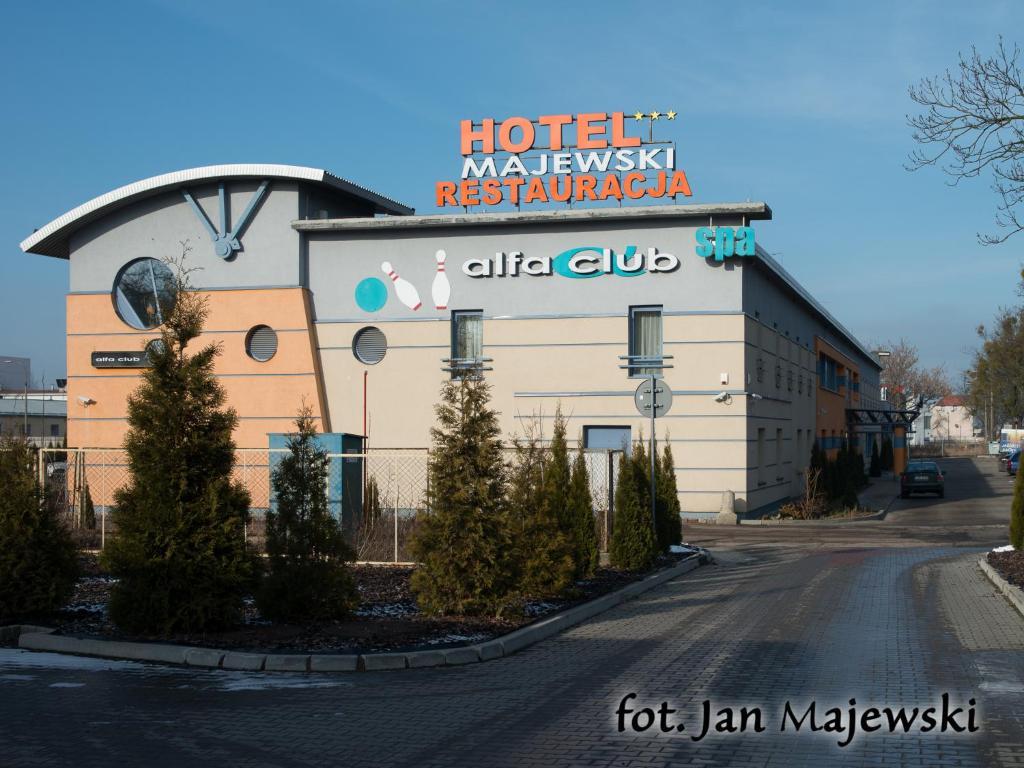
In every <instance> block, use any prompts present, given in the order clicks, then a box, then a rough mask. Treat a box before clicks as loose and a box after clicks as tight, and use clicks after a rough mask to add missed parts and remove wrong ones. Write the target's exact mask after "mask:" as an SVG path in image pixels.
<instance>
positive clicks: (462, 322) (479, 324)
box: [451, 309, 484, 379]
mask: <svg viewBox="0 0 1024 768" xmlns="http://www.w3.org/2000/svg"><path fill="white" fill-rule="evenodd" d="M483 356H484V313H483V311H482V310H479V309H473V310H456V311H454V312H452V357H451V359H452V362H451V367H452V368H453V369H455V370H453V371H452V378H453V379H457V378H459V376H460V374H459V371H458V369H460V368H461V369H464V370H467V371H468V370H473V369H474V368H477V367H479V366H480V365H481V359H482V358H483Z"/></svg>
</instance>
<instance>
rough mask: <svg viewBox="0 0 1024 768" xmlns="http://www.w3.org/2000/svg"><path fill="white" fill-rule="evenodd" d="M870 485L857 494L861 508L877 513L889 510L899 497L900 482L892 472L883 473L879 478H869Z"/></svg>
mask: <svg viewBox="0 0 1024 768" xmlns="http://www.w3.org/2000/svg"><path fill="white" fill-rule="evenodd" d="M869 479H870V481H871V484H870V485H868V487H867V488H865V489H864V490H863V491H861V492H860V493H858V494H857V498H858V499H859V500H860V504H861V506H862V507H868V508H870V509H873V510H875V511H877V512H881V511H883V510H886V509H888V508H889V505H890V504H892V503H893V501H895V500H896V498H897V497H898V496H899V495H900V482H899V480H898V479H897V478H896V476H895V475H894V474H893V473H892V472H883V473H882V476H881V477H872V478H869Z"/></svg>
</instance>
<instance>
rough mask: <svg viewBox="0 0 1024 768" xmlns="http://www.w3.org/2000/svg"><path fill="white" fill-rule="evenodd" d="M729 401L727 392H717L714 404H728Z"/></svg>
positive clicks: (729, 397)
mask: <svg viewBox="0 0 1024 768" xmlns="http://www.w3.org/2000/svg"><path fill="white" fill-rule="evenodd" d="M730 400H732V395H730V394H729V393H728V392H719V393H718V397H716V398H715V402H716V403H728V402H729V401H730Z"/></svg>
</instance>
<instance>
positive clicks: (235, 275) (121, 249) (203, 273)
mask: <svg viewBox="0 0 1024 768" xmlns="http://www.w3.org/2000/svg"><path fill="white" fill-rule="evenodd" d="M226 185H227V190H228V192H229V194H228V196H227V197H228V199H229V208H230V215H229V217H228V226H229V228H230V227H232V226H233V225H234V222H235V220H237V218H238V217H239V216H241V214H242V212H243V211H244V210H245V207H246V205H248V203H249V199H250V198H251V196H252V193H253V192H254V191H255V190H256V188H257V187H258V186H259V182H258V181H256V180H249V179H246V180H239V181H228V182H226ZM191 192H192V194H193V196H194V197H195V199H196V202H197V203H199V205H200V206H202V208H203V210H205V211H206V215H207V217H208V218H209V219H210V221H211V223H212V224H213V226H214V228H215V229H218V228H219V227H220V209H219V204H218V199H217V186H216V185H212V186H210V185H207V186H200V187H195V188H192V189H191ZM298 217H299V187H298V185H297V184H296V183H294V182H287V181H277V180H275V181H273V182H271V186H270V189H269V190H268V192H267V194H266V195H265V196H264V199H263V201H262V202H261V204H260V206H259V208H257V210H256V212H255V213H254V215H253V216H252V218H251V219H250V221H249V225H248V227H247V228H246V230H245V232H243V233H242V236H241V237H240V238H239V239H240V241H241V243H242V250H241V251H240V252H238V253H237V254H236V255H235V256H234V258H233V259H232V260H230V261H225V260H224V259H222V258H220V257H219V256H217V255H216V254H215V253H214V251H213V243H212V241H211V240H210V236H209V234H208V233H207V231H206V229H205V228H204V227H203V225H202V224H201V223H200V221H199V220H198V219H197V218H196V215H195V213H194V212H193V211H192V208H191V206H189V205H188V203H186V202H185V200H184V198H183V197H182V195H181V193H180V192H177V191H175V192H170V193H166V194H162V195H158V196H156V197H153V198H150V199H147V200H143V201H141V202H139V203H136V204H135V205H131V206H128V207H126V208H123V209H121V210H119V211H116V212H115V213H113V214H111V215H109V216H106V217H104V218H103V219H101V220H99V221H96V222H93V223H91V224H89V225H87V226H85V227H83V228H82V229H81V230H79V231H78V232H76V233H75V234H74V236H73V237H72V238H71V254H72V255H71V269H70V273H71V292H72V293H83V292H90V293H92V292H104V293H106V292H109V291H110V290H111V288H112V286H113V281H114V277H115V276H116V274H117V271H118V270H119V269H120V268H121V267H122V266H124V265H125V264H126V263H127V262H129V261H131V260H133V259H137V258H141V257H145V256H149V257H152V258H156V259H164V258H167V257H178V256H180V255H181V250H182V249H181V242H182V241H184V240H187V241H189V244H190V245H191V247H192V251H191V253H190V254H189V258H188V264H190V265H191V266H196V267H201V270H200V271H197V272H195V273H193V275H192V282H193V284H194V285H196V287H199V288H246V287H260V286H284V285H291V286H294V285H299V234H298V232H296V231H295V230H293V229H292V228H291V222H292V221H294V220H295V219H296V218H298Z"/></svg>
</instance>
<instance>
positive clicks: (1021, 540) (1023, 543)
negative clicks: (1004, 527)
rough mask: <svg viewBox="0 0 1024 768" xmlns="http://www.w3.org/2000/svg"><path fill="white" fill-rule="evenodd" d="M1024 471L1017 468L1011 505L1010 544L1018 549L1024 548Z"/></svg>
mask: <svg viewBox="0 0 1024 768" xmlns="http://www.w3.org/2000/svg"><path fill="white" fill-rule="evenodd" d="M1022 478H1024V472H1022V471H1020V470H1017V477H1016V479H1015V480H1014V481H1013V502H1012V503H1011V505H1010V544H1012V545H1013V548H1014V549H1016V550H1017V551H1020V550H1022V549H1024V479H1022Z"/></svg>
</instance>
